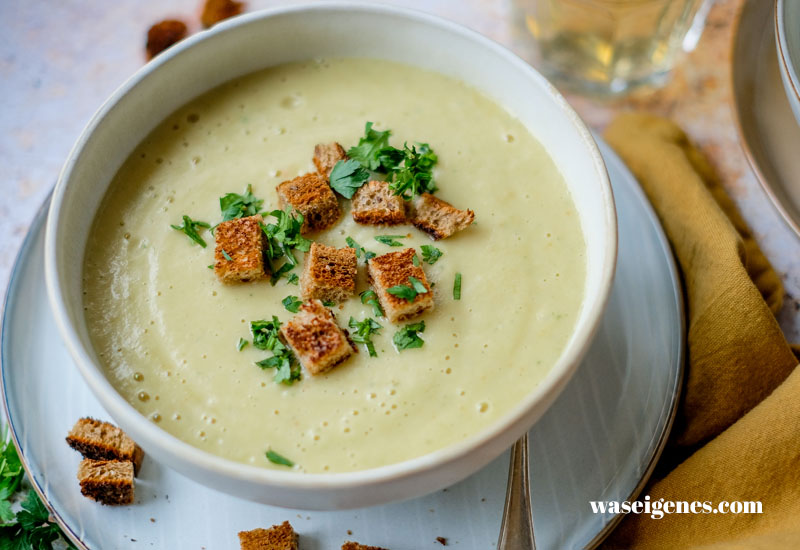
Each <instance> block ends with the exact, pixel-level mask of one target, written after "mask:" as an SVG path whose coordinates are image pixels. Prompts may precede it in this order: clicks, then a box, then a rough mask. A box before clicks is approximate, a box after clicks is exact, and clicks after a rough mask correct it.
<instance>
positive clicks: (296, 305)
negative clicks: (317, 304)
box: [281, 296, 303, 313]
mask: <svg viewBox="0 0 800 550" xmlns="http://www.w3.org/2000/svg"><path fill="white" fill-rule="evenodd" d="M281 303H282V304H283V307H285V308H286V310H287V311H291V312H292V313H297V312H298V311H300V306H301V305H303V302H302V300H298V299H297V296H287V297H286V298H284V299H283V300H282V301H281Z"/></svg>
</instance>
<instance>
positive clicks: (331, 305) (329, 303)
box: [322, 300, 336, 307]
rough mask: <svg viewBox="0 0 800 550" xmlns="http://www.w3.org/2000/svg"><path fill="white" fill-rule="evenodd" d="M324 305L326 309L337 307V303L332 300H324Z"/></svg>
mask: <svg viewBox="0 0 800 550" xmlns="http://www.w3.org/2000/svg"><path fill="white" fill-rule="evenodd" d="M322 305H323V306H325V307H333V306H335V305H336V302H334V301H332V300H322Z"/></svg>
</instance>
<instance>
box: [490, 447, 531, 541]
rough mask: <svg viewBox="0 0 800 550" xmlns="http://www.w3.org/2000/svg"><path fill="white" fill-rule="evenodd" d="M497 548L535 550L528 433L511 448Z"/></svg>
mask: <svg viewBox="0 0 800 550" xmlns="http://www.w3.org/2000/svg"><path fill="white" fill-rule="evenodd" d="M497 550H536V543H535V542H534V541H533V515H532V514H531V489H530V481H529V474H528V434H527V433H526V434H525V435H523V436H522V437H521V438H519V440H518V441H517V442H516V443H514V446H513V447H512V448H511V461H510V463H509V466H508V487H506V505H505V507H504V508H503V522H502V523H501V524H500V538H498V539H497Z"/></svg>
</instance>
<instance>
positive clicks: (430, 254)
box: [421, 244, 444, 265]
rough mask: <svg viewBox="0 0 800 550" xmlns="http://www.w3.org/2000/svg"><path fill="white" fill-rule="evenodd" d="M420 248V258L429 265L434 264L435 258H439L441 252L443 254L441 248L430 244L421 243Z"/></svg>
mask: <svg viewBox="0 0 800 550" xmlns="http://www.w3.org/2000/svg"><path fill="white" fill-rule="evenodd" d="M421 248H422V260H423V261H424V262H426V263H429V264H431V265H433V264H435V263H436V260H438V259H439V258H441V257H442V254H444V253H443V252H442V251H441V250H439V249H438V248H436V247H435V246H433V245H432V244H423V245H422V247H421Z"/></svg>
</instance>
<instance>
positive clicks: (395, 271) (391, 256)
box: [367, 248, 433, 323]
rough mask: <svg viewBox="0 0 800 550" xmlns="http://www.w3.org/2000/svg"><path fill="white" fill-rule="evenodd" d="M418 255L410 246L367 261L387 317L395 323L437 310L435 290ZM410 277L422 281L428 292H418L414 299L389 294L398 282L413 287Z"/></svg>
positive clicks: (369, 272)
mask: <svg viewBox="0 0 800 550" xmlns="http://www.w3.org/2000/svg"><path fill="white" fill-rule="evenodd" d="M415 254H416V251H415V250H414V249H413V248H406V249H405V250H401V251H399V252H389V253H387V254H383V255H381V256H376V257H375V258H372V259H370V260H369V262H368V264H367V273H368V274H369V280H370V282H371V283H372V286H373V287H374V288H375V293H376V294H377V295H378V301H379V302H380V304H381V307H383V311H384V313H386V318H387V319H389V321H391V322H392V323H396V322H397V321H403V320H405V319H409V318H411V317H414V316H415V315H419V314H420V313H422V312H423V311H427V310H430V309H433V292H431V286H430V285H429V284H428V279H427V278H426V277H425V272H424V271H423V270H422V267H421V266H416V265H414V255H415ZM410 277H415V278H416V279H417V280H419V282H420V283H422V285H423V286H424V287H425V289H426V290H427V292H423V293H417V294H416V296H414V299H413V300H412V301H411V302H409V301H408V300H407V299H406V298H401V297H400V296H395V295H394V294H391V293H389V289H390V288H392V287H393V286H397V285H402V286H407V287H409V288H412V282H411V281H410V279H409V278H410Z"/></svg>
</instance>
